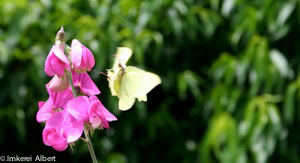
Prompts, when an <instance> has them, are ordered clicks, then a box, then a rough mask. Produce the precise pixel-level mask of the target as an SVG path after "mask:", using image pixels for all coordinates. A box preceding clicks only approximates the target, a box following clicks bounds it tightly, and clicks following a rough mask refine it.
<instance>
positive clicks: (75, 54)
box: [71, 39, 82, 69]
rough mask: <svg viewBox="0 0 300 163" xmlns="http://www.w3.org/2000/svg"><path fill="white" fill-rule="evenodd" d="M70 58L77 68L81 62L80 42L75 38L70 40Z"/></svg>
mask: <svg viewBox="0 0 300 163" xmlns="http://www.w3.org/2000/svg"><path fill="white" fill-rule="evenodd" d="M71 58H72V64H73V66H74V68H76V69H77V68H78V67H80V66H81V62H82V47H81V43H80V42H79V41H78V40H76V39H73V40H72V44H71Z"/></svg>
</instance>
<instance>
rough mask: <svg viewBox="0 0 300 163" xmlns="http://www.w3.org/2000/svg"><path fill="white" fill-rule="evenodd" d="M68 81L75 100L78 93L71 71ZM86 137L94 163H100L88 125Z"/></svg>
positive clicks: (85, 128) (85, 129)
mask: <svg viewBox="0 0 300 163" xmlns="http://www.w3.org/2000/svg"><path fill="white" fill-rule="evenodd" d="M68 79H69V83H70V86H71V88H72V92H73V95H74V98H75V97H77V93H76V90H75V87H74V84H73V82H72V73H71V72H70V71H68ZM84 135H85V139H86V140H87V141H86V143H87V146H88V149H89V151H90V154H91V157H92V160H93V163H97V162H98V161H97V157H96V155H95V152H94V148H93V145H92V141H91V138H90V136H89V130H88V128H87V126H86V125H84Z"/></svg>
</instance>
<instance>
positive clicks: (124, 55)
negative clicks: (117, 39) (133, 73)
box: [113, 47, 132, 74]
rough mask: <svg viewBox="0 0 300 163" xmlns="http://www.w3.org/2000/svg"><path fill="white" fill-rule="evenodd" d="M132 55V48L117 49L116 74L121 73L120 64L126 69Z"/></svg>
mask: <svg viewBox="0 0 300 163" xmlns="http://www.w3.org/2000/svg"><path fill="white" fill-rule="evenodd" d="M131 55H132V50H131V49H130V48H126V47H118V48H117V52H116V58H115V60H114V64H113V70H114V73H116V74H118V73H119V70H120V67H119V64H121V65H122V66H123V67H124V68H125V67H126V63H127V61H128V59H129V58H130V57H131Z"/></svg>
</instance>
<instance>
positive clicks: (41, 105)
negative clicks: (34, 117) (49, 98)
mask: <svg viewBox="0 0 300 163" xmlns="http://www.w3.org/2000/svg"><path fill="white" fill-rule="evenodd" d="M44 104H45V102H44V101H40V102H38V106H39V109H41V108H42V107H43V106H44Z"/></svg>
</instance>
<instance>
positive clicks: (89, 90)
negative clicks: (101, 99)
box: [72, 70, 100, 96]
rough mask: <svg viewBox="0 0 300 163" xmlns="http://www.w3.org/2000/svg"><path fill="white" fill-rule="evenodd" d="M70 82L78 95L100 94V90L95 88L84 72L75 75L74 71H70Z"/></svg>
mask: <svg viewBox="0 0 300 163" xmlns="http://www.w3.org/2000/svg"><path fill="white" fill-rule="evenodd" d="M72 81H73V84H74V86H75V88H76V89H77V91H79V94H80V93H83V94H85V95H88V96H92V95H97V94H100V90H99V89H98V88H97V86H96V85H95V83H94V82H93V80H92V79H91V77H90V76H89V75H88V74H87V73H86V72H85V73H80V74H77V73H76V71H74V70H73V71H72Z"/></svg>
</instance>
